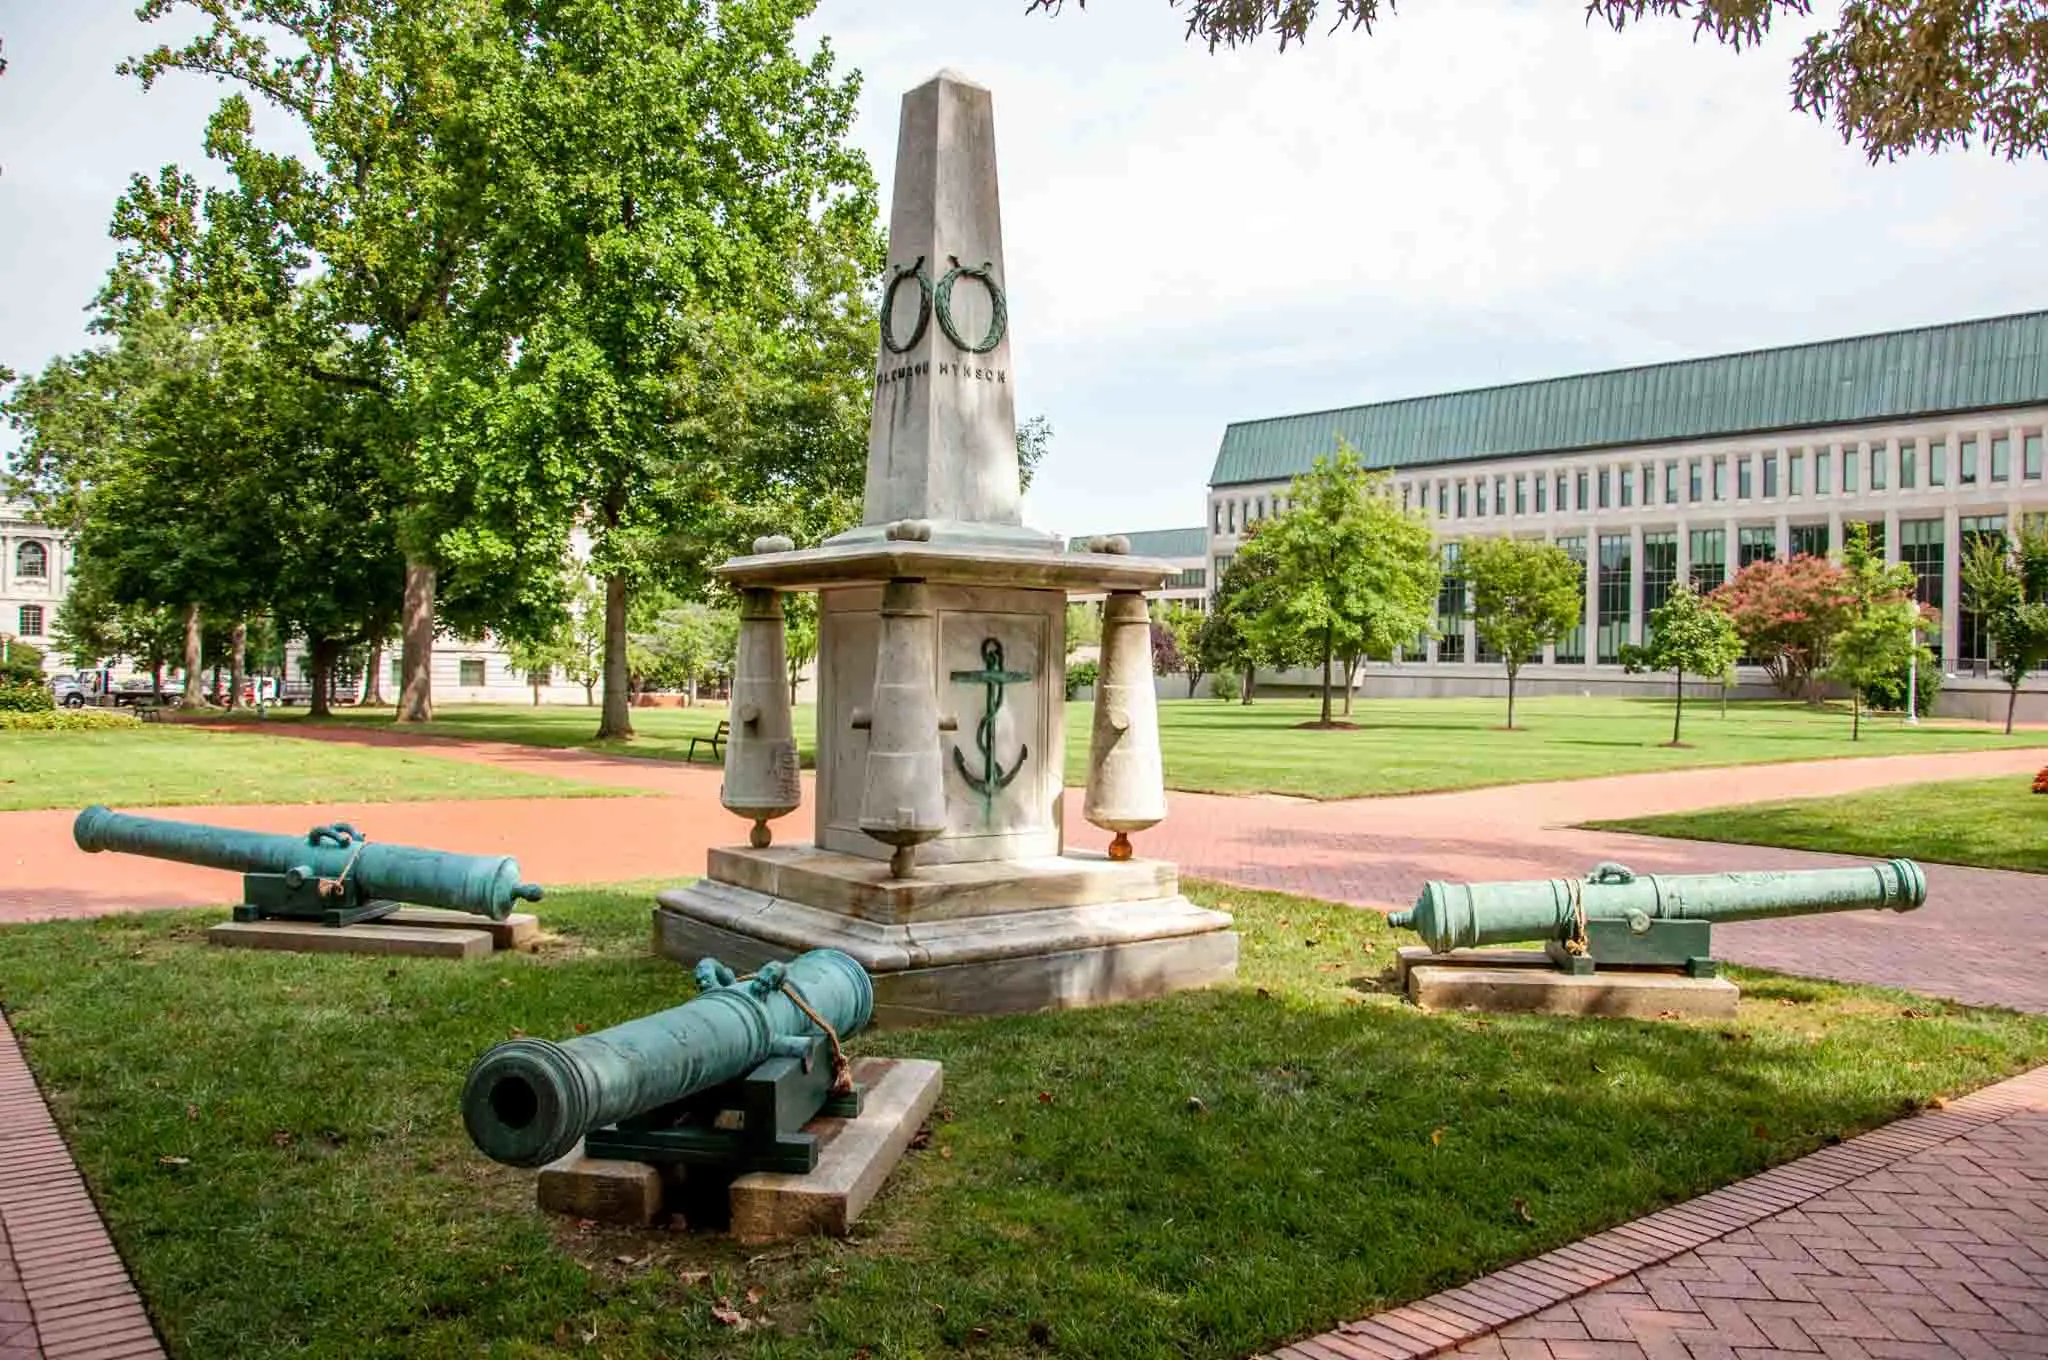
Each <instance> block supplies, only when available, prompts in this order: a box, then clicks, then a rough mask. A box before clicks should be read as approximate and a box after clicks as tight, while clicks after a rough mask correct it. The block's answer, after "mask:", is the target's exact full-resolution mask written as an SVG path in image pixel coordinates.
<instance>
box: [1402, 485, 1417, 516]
mask: <svg viewBox="0 0 2048 1360" xmlns="http://www.w3.org/2000/svg"><path fill="white" fill-rule="evenodd" d="M1414 489H1415V488H1413V487H1411V486H1409V485H1408V483H1406V482H1403V483H1401V508H1402V509H1403V510H1406V509H1407V508H1408V496H1409V493H1410V492H1412V491H1413V490H1414Z"/></svg>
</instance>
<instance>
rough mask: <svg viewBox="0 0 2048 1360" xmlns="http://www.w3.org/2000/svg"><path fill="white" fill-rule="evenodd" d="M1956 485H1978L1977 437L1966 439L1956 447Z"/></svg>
mask: <svg viewBox="0 0 2048 1360" xmlns="http://www.w3.org/2000/svg"><path fill="white" fill-rule="evenodd" d="M1956 484H1957V485H1958V486H1975V485H1976V484H1977V440H1976V437H1975V436H1972V437H1970V438H1968V439H1965V440H1964V441H1963V442H1962V443H1961V444H1959V445H1957V446H1956Z"/></svg>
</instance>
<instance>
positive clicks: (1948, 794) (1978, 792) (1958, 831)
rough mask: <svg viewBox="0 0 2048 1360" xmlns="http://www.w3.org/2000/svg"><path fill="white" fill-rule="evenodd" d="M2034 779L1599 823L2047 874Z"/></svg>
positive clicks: (2043, 814) (2047, 802)
mask: <svg viewBox="0 0 2048 1360" xmlns="http://www.w3.org/2000/svg"><path fill="white" fill-rule="evenodd" d="M2031 784H2032V781H2031V780H2030V779H2028V778H2027V776H2025V775H2007V776H2005V777H2004V778H2001V779H1958V780H1944V781H1942V782H1941V783H1938V784H1902V785H1898V786H1896V787H1894V788H1888V789H1875V790H1872V791H1870V792H1868V793H1853V794H1845V795H1843V796H1841V797H1838V798H1798V799H1791V800H1787V801H1785V802H1779V803H1755V804H1750V805H1748V806H1744V807H1726V808H1711V809H1709V810H1707V811H1705V812H1683V813H1678V814H1676V815H1673V816H1666V817H1634V818H1630V819H1628V820H1626V821H1619V822H1599V823H1596V825H1598V826H1602V827H1606V828H1610V829H1612V830H1616V831H1640V832H1642V833H1644V834H1645V835H1650V836H1682V837H1684V838H1685V839H1687V840H1695V841H1732V842H1734V843H1736V844H1740V845H1782V846H1785V847H1787V848H1789V849H1793V850H1832V851H1834V852H1836V853H1838V854H1844V855H1870V856H1889V855H1900V856H1904V857H1905V858H1908V859H1920V860H1927V861H1930V862H1932V863H1937V864H1974V865H1977V866H1979V867H1980V868H1985V869H2019V870H2022V871H2023V872H2026V873H2030V874H2043V873H2048V797H2043V796H2041V795H2040V794H2037V793H2034V792H2033V791H2032V789H2031V788H2030V785H2031Z"/></svg>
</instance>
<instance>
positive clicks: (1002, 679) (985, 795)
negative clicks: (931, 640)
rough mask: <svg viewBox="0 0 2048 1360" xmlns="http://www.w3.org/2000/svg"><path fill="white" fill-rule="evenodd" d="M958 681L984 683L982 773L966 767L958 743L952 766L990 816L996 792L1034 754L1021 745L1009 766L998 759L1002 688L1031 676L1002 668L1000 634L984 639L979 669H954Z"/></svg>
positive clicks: (978, 734)
mask: <svg viewBox="0 0 2048 1360" xmlns="http://www.w3.org/2000/svg"><path fill="white" fill-rule="evenodd" d="M952 678H953V681H954V683H955V684H962V685H980V686H981V687H982V710H981V722H980V723H979V724H978V725H977V726H976V727H975V729H974V745H975V749H977V750H978V751H980V752H981V773H980V774H979V775H976V774H975V773H974V772H973V771H972V770H969V769H968V768H967V757H966V756H965V755H964V754H963V753H962V752H961V750H960V748H959V747H958V746H955V747H954V748H953V768H955V769H957V770H958V771H960V777H961V778H962V779H964V780H966V781H967V787H968V788H970V789H973V790H974V791H975V792H976V793H977V794H979V795H980V796H981V815H982V818H983V820H984V821H985V820H987V819H988V818H990V817H991V816H993V815H994V813H995V801H996V795H997V794H998V793H1001V792H1002V791H1003V790H1004V789H1006V788H1008V787H1009V786H1010V781H1011V780H1013V779H1015V778H1016V777H1017V772H1018V771H1020V770H1022V769H1023V768H1024V762H1025V761H1027V760H1029V759H1030V758H1031V748H1030V747H1029V746H1026V745H1019V746H1018V748H1017V759H1016V760H1014V761H1013V762H1011V764H1010V767H1009V768H1008V769H1004V768H1003V763H1002V762H1001V761H1000V760H997V759H996V715H997V714H998V713H1001V712H1002V709H1003V689H1004V687H1005V686H1008V685H1021V684H1023V683H1024V682H1025V681H1027V680H1030V679H1032V678H1033V677H1032V675H1031V673H1030V672H1028V671H1012V670H1005V669H1004V668H1003V644H1002V642H1001V640H1000V639H997V638H992V637H991V638H983V639H982V640H981V669H980V670H978V671H954V672H953V674H952Z"/></svg>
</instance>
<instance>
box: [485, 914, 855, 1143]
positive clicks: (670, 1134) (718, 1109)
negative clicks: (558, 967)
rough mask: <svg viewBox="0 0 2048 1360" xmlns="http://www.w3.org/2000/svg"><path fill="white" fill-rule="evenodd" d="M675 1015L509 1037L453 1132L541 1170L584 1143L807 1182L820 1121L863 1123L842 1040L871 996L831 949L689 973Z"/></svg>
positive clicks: (709, 965) (702, 964)
mask: <svg viewBox="0 0 2048 1360" xmlns="http://www.w3.org/2000/svg"><path fill="white" fill-rule="evenodd" d="M697 984H698V986H699V987H700V988H702V990H701V991H700V992H699V993H698V995H696V996H695V997H693V998H691V999H690V1000H689V1001H686V1002H684V1003H683V1004H682V1005H680V1006H675V1007H671V1008H670V1009H668V1010H665V1011H658V1012H656V1013H655V1014H653V1015H643V1016H641V1017H640V1018H639V1019H637V1020H628V1021H626V1022H625V1023H624V1024H622V1025H614V1026H612V1028H610V1029H606V1030H600V1031H598V1032H597V1033H595V1034H585V1035H581V1036H578V1037H577V1038H574V1039H564V1040H563V1041H562V1042H560V1043H553V1042H550V1041H548V1040H546V1039H513V1040H511V1041H510V1042H508V1043H502V1044H499V1045H497V1046H496V1047H494V1048H492V1049H491V1050H489V1051H488V1052H486V1053H485V1054H484V1055H483V1056H482V1057H481V1058H478V1059H477V1061H476V1064H475V1065H474V1066H473V1067H471V1068H470V1070H469V1079H468V1080H467V1081H466V1082H465V1083H464V1084H463V1088H462V1122H463V1124H464V1125H465V1126H467V1127H468V1129H469V1136H470V1139H471V1140H472V1141H473V1142H474V1143H475V1144H476V1145H477V1148H478V1150H480V1151H481V1152H482V1153H483V1154H484V1155H485V1156H487V1157H490V1158H492V1159H493V1160H496V1161H500V1162H505V1163H507V1164H509V1165H512V1166H541V1165H544V1164H546V1163H548V1162H552V1161H554V1160H555V1159H556V1158H558V1157H561V1156H563V1155H565V1154H566V1153H568V1152H569V1151H571V1150H572V1149H574V1148H575V1146H576V1141H577V1140H578V1139H579V1138H580V1139H582V1140H583V1144H584V1151H585V1152H586V1153H587V1154H588V1155H590V1156H592V1157H601V1158H607V1159H610V1160H614V1161H637V1162H690V1163H696V1164H699V1165H710V1166H717V1167H720V1168H723V1169H726V1170H731V1171H734V1172H741V1171H795V1172H804V1171H809V1170H811V1169H812V1168H814V1167H815V1166H816V1165H817V1163H818V1146H817V1140H816V1139H815V1138H814V1137H812V1136H811V1135H809V1134H806V1133H804V1132H802V1130H803V1126H804V1125H805V1124H806V1123H808V1122H809V1121H810V1120H811V1119H812V1118H813V1117H814V1116H815V1115H817V1114H818V1113H820V1112H821V1111H823V1112H825V1113H829V1114H846V1115H852V1114H858V1113H859V1112H860V1092H859V1091H858V1090H857V1089H856V1088H855V1087H854V1086H853V1084H852V1081H851V1079H850V1077H849V1074H848V1071H847V1067H846V1062H845V1055H844V1053H843V1052H842V1051H841V1050H840V1047H839V1040H840V1038H841V1036H844V1035H848V1034H852V1033H854V1032H855V1031H856V1030H859V1029H860V1028H861V1027H862V1026H864V1025H866V1024H867V1023H868V1021H869V1019H870V1018H872V1016H873V1015H874V1010H875V989H874V984H873V983H871V982H870V981H869V980H868V975H867V973H866V971H865V970H863V969H862V968H861V966H860V965H859V964H858V963H856V962H854V960H853V959H852V958H851V957H849V956H848V955H846V954H842V953H840V952H839V951H838V950H836V949H813V950H811V951H810V952H809V953H807V954H803V955H800V956H798V957H797V958H795V959H792V960H790V961H789V962H788V963H769V964H764V965H763V966H762V968H761V971H760V972H758V973H756V974H754V975H753V976H752V977H747V978H735V977H734V976H733V973H732V970H731V969H729V968H727V967H725V965H723V964H721V963H719V962H718V960H716V959H703V960H700V961H699V962H698V964H697Z"/></svg>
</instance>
